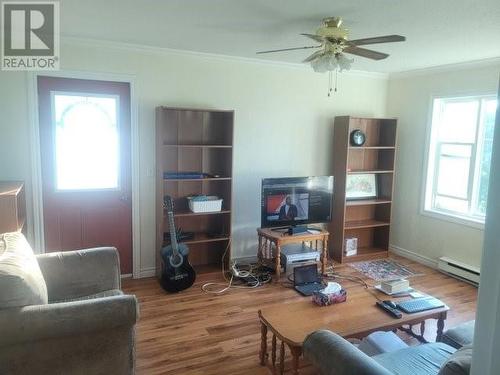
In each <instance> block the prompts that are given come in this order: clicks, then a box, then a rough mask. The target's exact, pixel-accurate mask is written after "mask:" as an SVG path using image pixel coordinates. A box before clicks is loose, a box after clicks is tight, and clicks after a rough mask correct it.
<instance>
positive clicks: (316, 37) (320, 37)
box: [300, 33, 326, 43]
mask: <svg viewBox="0 0 500 375" xmlns="http://www.w3.org/2000/svg"><path fill="white" fill-rule="evenodd" d="M300 35H304V36H307V37H308V38H310V39H312V40H315V41H316V42H318V43H323V42H324V41H325V39H326V38H325V37H322V36H319V35H316V34H305V33H302V34H300Z"/></svg>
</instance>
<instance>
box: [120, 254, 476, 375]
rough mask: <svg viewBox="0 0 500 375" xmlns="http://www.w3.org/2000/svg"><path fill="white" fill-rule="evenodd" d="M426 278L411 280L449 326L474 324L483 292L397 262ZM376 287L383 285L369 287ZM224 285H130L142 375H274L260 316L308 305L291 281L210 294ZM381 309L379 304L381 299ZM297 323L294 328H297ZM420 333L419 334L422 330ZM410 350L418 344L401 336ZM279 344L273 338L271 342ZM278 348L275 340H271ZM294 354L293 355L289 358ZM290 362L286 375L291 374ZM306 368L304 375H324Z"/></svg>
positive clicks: (208, 277)
mask: <svg viewBox="0 0 500 375" xmlns="http://www.w3.org/2000/svg"><path fill="white" fill-rule="evenodd" d="M393 258H394V259H396V260H397V261H399V262H401V263H402V264H405V265H406V266H408V267H410V268H412V269H414V270H415V271H418V272H421V273H422V274H423V275H422V276H418V277H414V278H411V279H410V282H411V285H412V286H413V287H414V288H416V289H418V290H422V291H424V292H427V293H429V294H432V295H434V296H435V297H437V298H440V299H442V300H443V301H444V302H445V303H446V304H448V305H449V306H450V308H451V310H450V312H449V314H448V319H447V321H446V326H445V329H446V328H447V327H450V326H454V325H456V324H458V323H460V322H463V321H467V320H471V319H474V316H475V311H476V302H477V288H476V287H474V286H472V285H469V284H467V283H465V282H462V281H459V280H456V279H454V278H451V277H449V276H446V275H444V274H442V273H439V272H437V271H435V270H433V269H431V268H428V267H426V266H423V265H421V264H418V263H415V262H412V261H410V260H407V259H404V258H401V257H393ZM335 270H336V272H338V273H340V274H343V275H356V276H361V274H360V273H358V272H357V271H355V270H354V269H353V268H351V267H349V266H345V265H341V266H336V267H335ZM365 280H366V281H367V282H368V283H369V284H370V285H374V284H375V282H374V281H373V280H370V279H365ZM214 281H215V282H222V281H223V279H222V277H221V275H220V274H219V273H214V274H203V275H200V276H199V277H198V280H197V282H196V283H195V285H194V286H193V287H192V288H190V289H188V290H186V291H184V292H182V293H178V294H167V293H165V292H164V291H163V290H162V289H161V287H160V285H159V283H158V281H157V279H156V278H149V279H139V280H130V279H128V280H124V282H123V289H124V291H125V292H126V293H130V294H135V295H136V296H137V298H138V300H139V304H140V319H139V323H138V325H137V336H136V341H137V374H138V375H155V374H162V375H163V374H165V375H167V374H176V375H177V374H183V375H202V374H203V375H212V374H213V375H221V374H231V375H261V374H262V375H264V374H266V375H267V374H271V372H270V371H269V370H268V369H267V368H266V367H262V366H260V364H259V360H258V353H259V348H260V325H259V321H258V317H257V311H258V310H259V309H260V308H262V307H264V306H272V305H281V306H283V308H286V304H288V303H293V302H296V301H299V300H302V299H303V298H304V297H301V296H300V295H298V294H297V293H296V292H295V291H294V290H293V289H291V288H290V285H289V283H288V282H286V281H282V282H280V283H272V284H267V285H264V286H263V287H260V288H256V289H245V290H242V289H232V290H231V291H229V292H228V293H226V294H224V295H220V296H215V295H212V294H207V293H204V292H203V291H202V290H201V286H202V285H203V284H204V283H206V282H214ZM339 282H340V283H341V284H342V285H343V286H344V287H345V288H346V289H347V293H348V295H349V294H351V295H355V294H356V293H359V292H360V288H362V286H360V285H359V284H357V283H353V282H351V281H346V280H340V281H339ZM374 303H375V298H374ZM291 323H293V322H291ZM414 330H415V332H418V327H415V328H414ZM435 333H436V323H435V321H432V320H430V321H427V322H426V331H425V337H426V339H427V340H429V341H434V339H435ZM398 334H399V335H400V336H401V337H402V338H403V339H404V340H405V341H406V342H408V343H409V344H410V345H412V344H416V340H415V339H413V338H411V337H410V336H408V335H406V334H404V333H401V332H400V333H398ZM269 336H271V335H269ZM268 340H269V342H268V347H271V337H268ZM287 354H288V350H287ZM290 369H291V364H290V357H289V354H288V355H287V358H286V363H285V373H290ZM316 373H317V372H316V370H315V369H314V368H312V366H310V365H308V364H307V363H306V361H301V374H303V375H312V374H316Z"/></svg>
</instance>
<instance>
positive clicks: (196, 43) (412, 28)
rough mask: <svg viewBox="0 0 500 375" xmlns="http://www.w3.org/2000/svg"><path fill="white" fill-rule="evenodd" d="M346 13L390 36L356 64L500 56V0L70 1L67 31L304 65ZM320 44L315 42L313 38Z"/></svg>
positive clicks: (423, 63) (351, 23)
mask: <svg viewBox="0 0 500 375" xmlns="http://www.w3.org/2000/svg"><path fill="white" fill-rule="evenodd" d="M338 15H340V16H342V17H343V18H344V25H345V26H346V27H347V28H348V29H350V30H351V34H350V38H351V39H357V38H364V37H371V36H378V35H386V34H400V35H404V36H406V37H407V41H406V42H403V43H393V44H380V45H373V46H370V47H369V48H372V49H374V50H378V51H381V52H386V53H389V54H390V55H391V56H390V57H389V58H387V59H386V60H383V61H371V60H367V59H364V58H362V57H354V58H355V62H354V65H353V69H357V70H366V71H375V72H398V71H406V70H412V69H419V68H425V67H430V66H439V65H445V64H453V63H460V62H466V61H474V60H481V59H485V58H493V57H500V1H499V0H337V1H333V0H329V1H327V0H140V1H139V0H85V1H83V0H62V1H61V32H62V35H63V36H68V37H78V38H93V39H100V40H108V41H117V42H125V43H134V44H141V45H147V46H157V47H168V48H175V49H182V50H189V51H198V52H208V53H216V54H223V55H231V56H241V57H250V58H260V59H269V60H276V61H285V62H292V63H298V62H300V61H302V59H304V58H305V57H306V56H307V55H308V51H294V52H282V53H276V54H273V55H264V56H262V55H259V56H258V55H255V52H256V51H259V50H267V49H277V48H287V47H299V46H305V45H311V43H310V42H309V40H307V39H306V38H304V37H303V36H301V35H299V34H300V33H304V32H309V33H311V32H314V31H315V30H316V28H317V27H318V26H319V24H320V21H321V19H322V18H324V17H326V16H338ZM313 44H314V43H313Z"/></svg>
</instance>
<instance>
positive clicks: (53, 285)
mask: <svg viewBox="0 0 500 375" xmlns="http://www.w3.org/2000/svg"><path fill="white" fill-rule="evenodd" d="M120 287H121V284H120V264H119V257H118V253H117V251H116V249H115V248H111V247H108V248H95V249H86V250H78V251H67V252H59V253H49V254H42V255H35V254H34V252H33V250H32V249H31V247H30V246H29V244H28V242H27V241H26V239H25V238H24V236H23V235H22V234H20V233H4V234H0V332H1V334H0V374H4V375H8V374H16V375H23V374H38V375H45V374H47V375H48V374H51V375H53V374H87V375H88V374H120V375H124V374H133V373H134V365H135V363H134V362H135V347H134V334H135V324H136V322H137V319H138V303H137V300H136V298H135V296H132V295H124V294H123V292H122V291H121V290H120Z"/></svg>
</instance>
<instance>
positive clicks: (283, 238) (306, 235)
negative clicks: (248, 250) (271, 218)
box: [257, 226, 329, 281]
mask: <svg viewBox="0 0 500 375" xmlns="http://www.w3.org/2000/svg"><path fill="white" fill-rule="evenodd" d="M305 228H307V226H305ZM279 229H281V230H279ZM283 229H285V232H283ZM287 229H288V227H285V228H272V229H271V228H257V234H258V236H259V247H258V249H257V258H258V259H259V263H261V264H262V265H269V264H270V263H271V264H272V265H273V268H274V269H275V272H276V281H279V279H280V276H281V259H280V258H281V247H282V246H284V245H288V244H293V243H306V242H308V243H309V246H310V247H311V248H313V249H315V250H316V251H320V252H321V256H320V260H321V273H322V274H325V270H326V263H327V261H328V257H327V249H328V236H329V233H328V232H327V231H326V230H323V229H319V228H314V231H315V232H317V233H310V232H308V231H307V229H306V231H305V232H302V233H300V234H296V235H292V236H289V235H288V231H287ZM311 229H312V228H311ZM318 245H320V246H318Z"/></svg>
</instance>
